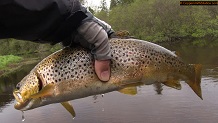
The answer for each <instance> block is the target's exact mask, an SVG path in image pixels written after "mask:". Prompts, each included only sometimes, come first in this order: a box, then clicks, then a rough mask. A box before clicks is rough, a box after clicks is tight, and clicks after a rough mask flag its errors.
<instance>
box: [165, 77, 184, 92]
mask: <svg viewBox="0 0 218 123" xmlns="http://www.w3.org/2000/svg"><path fill="white" fill-rule="evenodd" d="M162 83H163V84H164V85H166V86H168V87H171V88H175V89H177V90H181V89H182V86H181V84H180V83H179V80H177V79H175V80H174V79H169V80H167V81H166V82H162Z"/></svg>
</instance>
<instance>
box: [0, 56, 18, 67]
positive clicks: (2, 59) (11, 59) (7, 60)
mask: <svg viewBox="0 0 218 123" xmlns="http://www.w3.org/2000/svg"><path fill="white" fill-rule="evenodd" d="M20 60H22V57H19V56H14V55H4V56H0V69H3V68H6V67H7V65H9V64H11V63H15V62H18V61H20Z"/></svg>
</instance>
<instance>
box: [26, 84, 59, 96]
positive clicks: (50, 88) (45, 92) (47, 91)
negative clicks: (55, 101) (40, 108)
mask: <svg viewBox="0 0 218 123" xmlns="http://www.w3.org/2000/svg"><path fill="white" fill-rule="evenodd" d="M54 87H55V86H54V84H52V83H51V84H48V85H46V86H45V87H43V88H42V90H41V91H39V92H38V93H36V94H33V95H31V96H30V98H40V97H49V96H52V95H53V94H54Z"/></svg>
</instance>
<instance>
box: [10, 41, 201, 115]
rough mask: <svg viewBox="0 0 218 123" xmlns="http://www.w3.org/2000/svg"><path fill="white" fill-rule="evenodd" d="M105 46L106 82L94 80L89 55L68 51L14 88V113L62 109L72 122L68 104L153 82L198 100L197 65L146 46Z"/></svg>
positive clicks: (57, 54) (42, 64)
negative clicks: (185, 90)
mask: <svg viewBox="0 0 218 123" xmlns="http://www.w3.org/2000/svg"><path fill="white" fill-rule="evenodd" d="M109 44H110V49H111V53H112V59H111V77H110V80H109V81H108V82H106V83H103V82H101V81H100V80H99V79H98V77H97V76H96V74H95V71H94V59H93V56H92V54H91V53H90V51H89V50H87V49H84V48H81V47H79V46H78V47H73V48H70V47H66V48H64V49H62V50H59V51H57V52H55V53H53V54H51V55H49V56H48V57H46V58H45V59H43V60H42V61H41V62H39V63H38V64H37V65H36V66H35V67H34V68H33V70H32V71H31V72H30V73H29V74H28V75H27V76H26V77H25V78H24V79H22V80H21V82H20V83H18V85H17V89H16V90H15V91H14V93H13V94H14V96H15V98H16V100H17V103H16V104H15V108H16V109H18V110H22V111H24V110H29V109H33V108H37V107H40V106H44V105H48V104H52V103H62V105H63V106H64V107H65V108H66V109H67V110H68V111H70V113H71V114H72V115H73V116H74V115H75V114H74V113H75V112H74V111H73V108H70V107H71V106H69V104H68V103H66V101H69V100H73V99H78V98H83V97H87V96H91V95H96V94H102V93H107V92H111V91H115V90H120V89H124V88H128V87H131V86H136V85H142V84H153V83H155V82H159V83H162V84H164V85H166V86H169V87H172V88H175V89H181V85H180V80H184V81H185V82H186V83H187V84H188V85H189V86H190V87H191V88H192V89H193V91H194V92H195V93H196V94H197V95H198V96H199V97H200V98H202V96H201V88H200V83H201V65H198V64H196V65H190V64H185V63H184V62H183V61H182V60H181V59H180V58H179V57H178V56H177V55H175V54H174V53H173V52H171V51H169V50H167V49H166V48H163V47H161V46H159V45H157V44H154V43H150V42H147V41H142V40H138V39H118V38H114V39H110V40H109ZM127 90H128V89H127ZM120 92H122V93H123V92H124V93H126V91H120Z"/></svg>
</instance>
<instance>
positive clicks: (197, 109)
mask: <svg viewBox="0 0 218 123" xmlns="http://www.w3.org/2000/svg"><path fill="white" fill-rule="evenodd" d="M164 46H165V47H167V48H168V49H170V50H173V51H176V53H177V54H179V56H180V57H181V58H182V59H183V60H184V61H186V62H187V63H201V64H202V65H203V69H202V83H201V86H202V94H203V100H201V99H200V98H199V97H198V96H197V95H195V94H194V92H193V91H192V90H191V88H190V87H189V86H188V85H187V84H186V83H185V82H181V84H182V90H175V89H172V88H169V87H166V86H164V85H161V84H155V85H145V86H139V87H137V94H136V95H134V96H131V95H124V94H121V93H119V92H117V91H115V92H110V93H106V94H104V95H95V96H90V97H86V98H82V99H77V100H72V101H70V102H71V103H72V104H73V106H74V109H75V111H76V115H77V116H76V117H75V119H72V117H71V115H70V114H69V113H68V112H67V111H66V110H65V109H64V108H63V107H62V106H61V105H60V104H51V105H47V106H44V107H40V108H37V109H33V110H29V111H25V112H24V118H22V112H21V111H18V110H15V109H14V107H13V106H14V104H15V101H14V97H13V95H12V91H13V89H14V88H15V86H16V84H17V83H18V82H19V81H20V80H21V79H22V78H23V77H24V76H25V75H26V74H27V73H28V72H29V71H30V70H31V69H32V68H33V67H34V66H35V64H30V65H26V66H24V67H22V69H21V70H19V71H18V72H16V73H13V74H11V75H9V76H8V77H1V78H0V122H1V123H48V122H50V123H160V122H161V123H184V122H185V123H215V122H217V121H218V62H217V61H218V47H209V46H208V47H200V48H199V47H196V46H192V45H190V44H189V43H187V42H186V43H182V44H179V43H176V44H171V45H164ZM22 119H23V120H24V119H25V121H22Z"/></svg>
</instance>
